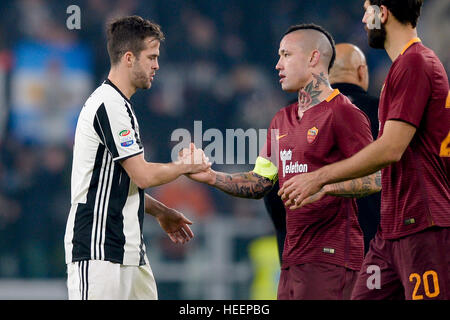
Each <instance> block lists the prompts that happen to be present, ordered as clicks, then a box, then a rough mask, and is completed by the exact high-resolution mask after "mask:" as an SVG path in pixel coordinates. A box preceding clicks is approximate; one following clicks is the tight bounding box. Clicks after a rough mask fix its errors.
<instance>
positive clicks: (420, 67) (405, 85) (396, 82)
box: [386, 53, 431, 127]
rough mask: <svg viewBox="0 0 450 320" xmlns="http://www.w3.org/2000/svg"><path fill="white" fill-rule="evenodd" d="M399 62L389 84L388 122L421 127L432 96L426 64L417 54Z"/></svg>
mask: <svg viewBox="0 0 450 320" xmlns="http://www.w3.org/2000/svg"><path fill="white" fill-rule="evenodd" d="M399 62H401V63H399V64H398V65H397V66H396V69H395V72H393V74H392V77H391V79H390V81H389V83H388V84H387V85H388V86H389V87H390V88H389V93H390V97H389V98H390V99H389V100H390V101H389V106H388V108H387V117H386V120H401V121H405V122H408V123H410V124H412V125H414V126H415V127H419V125H420V122H421V119H422V115H423V113H424V110H425V107H426V105H427V102H428V99H429V97H430V94H431V84H430V79H429V76H428V73H427V70H426V68H427V66H426V62H425V60H424V59H423V57H422V56H421V55H419V54H416V53H411V54H408V55H406V56H405V57H403V59H402V61H399Z"/></svg>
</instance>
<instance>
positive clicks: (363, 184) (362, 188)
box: [322, 171, 381, 198]
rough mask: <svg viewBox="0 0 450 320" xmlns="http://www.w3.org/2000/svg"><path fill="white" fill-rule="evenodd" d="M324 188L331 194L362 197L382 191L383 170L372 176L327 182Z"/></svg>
mask: <svg viewBox="0 0 450 320" xmlns="http://www.w3.org/2000/svg"><path fill="white" fill-rule="evenodd" d="M322 189H324V191H325V193H326V194H328V195H330V196H337V197H346V198H362V197H365V196H368V195H370V194H372V193H376V192H379V191H381V172H380V171H378V172H376V173H374V174H371V175H370V176H366V177H362V178H357V179H353V180H347V181H343V182H338V183H333V184H327V185H325V186H324V187H323V188H322Z"/></svg>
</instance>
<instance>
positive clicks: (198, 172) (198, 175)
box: [178, 143, 216, 184]
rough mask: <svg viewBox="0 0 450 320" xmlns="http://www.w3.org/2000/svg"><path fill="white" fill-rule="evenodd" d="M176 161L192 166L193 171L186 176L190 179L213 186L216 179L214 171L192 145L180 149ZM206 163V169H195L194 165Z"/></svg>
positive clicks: (204, 156)
mask: <svg viewBox="0 0 450 320" xmlns="http://www.w3.org/2000/svg"><path fill="white" fill-rule="evenodd" d="M178 161H179V162H182V163H184V164H193V165H194V167H193V170H192V171H191V172H189V173H187V174H186V176H187V177H189V178H190V179H192V180H194V181H197V182H203V183H207V184H214V182H215V179H216V174H215V171H214V170H212V169H211V163H210V162H209V159H208V158H207V157H206V155H205V153H204V152H203V150H202V149H197V148H196V147H195V145H194V144H193V143H191V144H190V146H189V148H184V149H182V150H181V151H180V152H179V154H178ZM199 162H201V163H202V164H203V163H207V164H208V167H207V168H206V169H205V167H204V166H203V167H195V166H198V165H197V164H196V163H199Z"/></svg>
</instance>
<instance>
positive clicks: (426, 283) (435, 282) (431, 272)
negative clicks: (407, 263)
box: [409, 270, 440, 300]
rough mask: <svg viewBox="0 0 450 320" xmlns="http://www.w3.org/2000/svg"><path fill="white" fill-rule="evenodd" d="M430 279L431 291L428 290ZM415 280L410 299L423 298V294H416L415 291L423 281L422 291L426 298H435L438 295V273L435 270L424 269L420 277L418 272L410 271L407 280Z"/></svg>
mask: <svg viewBox="0 0 450 320" xmlns="http://www.w3.org/2000/svg"><path fill="white" fill-rule="evenodd" d="M430 278H431V279H432V283H433V288H434V289H433V292H431V291H430V282H429V281H430V280H429V279H430ZM422 280H423V281H422ZM414 281H415V285H414V290H413V293H412V297H411V298H412V299H413V300H423V295H421V294H417V291H418V290H419V288H420V285H421V284H422V282H423V288H424V292H425V295H426V296H427V297H428V298H435V297H437V296H438V295H439V293H440V292H439V281H438V275H437V273H436V271H434V270H428V271H425V272H424V274H423V275H422V277H421V276H420V274H418V273H411V274H410V275H409V282H414Z"/></svg>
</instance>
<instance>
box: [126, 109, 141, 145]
mask: <svg viewBox="0 0 450 320" xmlns="http://www.w3.org/2000/svg"><path fill="white" fill-rule="evenodd" d="M130 106H131V104H130ZM130 106H128V104H127V103H125V107H126V108H127V112H128V116H129V117H130V120H131V128H133V130H134V138H135V139H136V143H137V145H138V146H139V148H142V142H141V139H140V138H139V135H138V128H137V125H136V123H135V121H134V117H133V112H132V111H131V107H130Z"/></svg>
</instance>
